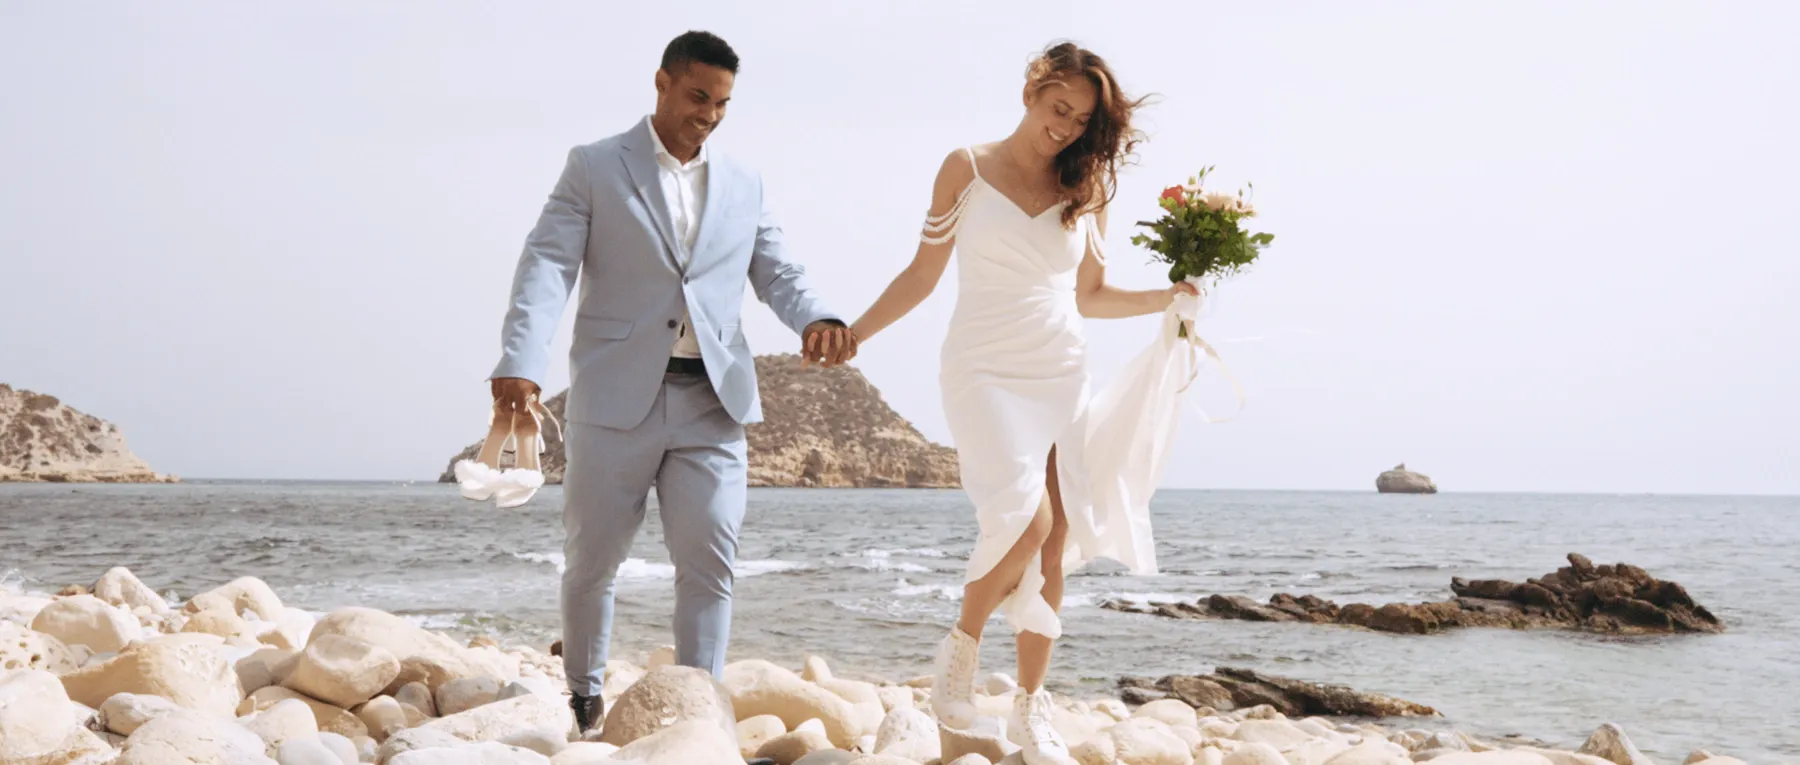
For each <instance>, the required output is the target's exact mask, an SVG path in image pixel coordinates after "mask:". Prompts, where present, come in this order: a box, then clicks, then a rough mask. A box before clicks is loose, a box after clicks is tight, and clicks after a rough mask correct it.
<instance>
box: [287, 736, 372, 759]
mask: <svg viewBox="0 0 1800 765" xmlns="http://www.w3.org/2000/svg"><path fill="white" fill-rule="evenodd" d="M319 743H321V744H324V745H325V749H326V750H328V751H330V752H331V753H332V754H335V755H337V758H338V759H339V760H340V761H342V762H343V763H344V765H356V764H357V763H359V762H361V761H362V756H361V754H360V753H359V752H358V751H357V748H356V742H355V741H353V740H351V739H348V738H345V737H344V736H341V735H339V734H336V733H330V732H321V733H319ZM374 743H375V742H373V741H370V742H369V755H370V757H371V759H372V758H373V757H374V755H375V746H374ZM278 759H279V758H278Z"/></svg>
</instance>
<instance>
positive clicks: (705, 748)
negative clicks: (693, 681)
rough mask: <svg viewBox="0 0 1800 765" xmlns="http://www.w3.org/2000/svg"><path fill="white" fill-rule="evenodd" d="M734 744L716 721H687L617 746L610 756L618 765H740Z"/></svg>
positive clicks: (729, 735) (736, 747) (728, 734)
mask: <svg viewBox="0 0 1800 765" xmlns="http://www.w3.org/2000/svg"><path fill="white" fill-rule="evenodd" d="M740 758H741V755H740V754H738V746H737V742H736V741H734V740H733V739H732V736H731V734H730V733H727V732H726V731H724V730H722V729H720V728H719V726H718V724H717V722H716V721H713V720H707V719H698V720H688V721H686V722H680V723H676V724H675V725H672V726H669V727H667V728H663V729H662V730H659V731H657V732H655V733H652V734H650V735H648V736H645V737H643V738H640V739H638V740H636V741H633V742H631V744H630V745H629V746H625V747H621V748H620V749H619V751H617V752H615V753H614V754H613V756H612V761H614V762H619V763H627V762H641V763H643V765H682V764H684V763H696V765H697V764H698V763H713V762H717V763H734V762H741V759H740Z"/></svg>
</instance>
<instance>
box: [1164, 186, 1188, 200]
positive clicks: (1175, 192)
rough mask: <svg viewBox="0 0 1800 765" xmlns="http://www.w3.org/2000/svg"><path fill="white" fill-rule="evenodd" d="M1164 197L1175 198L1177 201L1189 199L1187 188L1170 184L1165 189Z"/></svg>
mask: <svg viewBox="0 0 1800 765" xmlns="http://www.w3.org/2000/svg"><path fill="white" fill-rule="evenodd" d="M1162 198H1163V199H1173V200H1175V201H1177V202H1184V201H1187V189H1184V188H1182V187H1180V186H1170V187H1168V188H1166V189H1163V193H1162Z"/></svg>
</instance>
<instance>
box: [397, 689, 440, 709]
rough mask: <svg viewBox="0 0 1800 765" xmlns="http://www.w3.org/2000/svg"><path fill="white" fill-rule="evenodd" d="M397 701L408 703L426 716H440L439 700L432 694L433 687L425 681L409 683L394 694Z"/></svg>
mask: <svg viewBox="0 0 1800 765" xmlns="http://www.w3.org/2000/svg"><path fill="white" fill-rule="evenodd" d="M392 695H393V697H394V700H395V701H398V702H400V703H402V704H406V705H408V706H410V707H412V708H414V709H417V710H419V711H420V712H423V713H425V716H426V717H438V716H439V715H438V708H437V701H436V700H435V699H434V698H433V697H432V695H431V689H430V688H428V687H426V685H425V684H424V683H407V684H406V685H403V686H401V687H400V689H399V690H396V691H394V693H393V694H392Z"/></svg>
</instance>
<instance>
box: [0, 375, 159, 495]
mask: <svg viewBox="0 0 1800 765" xmlns="http://www.w3.org/2000/svg"><path fill="white" fill-rule="evenodd" d="M176 480H179V479H177V478H174V477H173V476H166V475H161V474H158V473H157V472H156V471H154V470H151V469H150V466H149V465H147V464H145V463H144V461H143V460H141V459H138V456H137V455H135V454H132V453H131V449H130V448H129V447H127V446H126V445H125V436H124V435H123V434H122V433H120V432H119V428H118V426H116V425H114V424H112V423H110V422H107V421H105V420H102V419H100V418H98V417H95V416H93V415H91V414H84V413H82V412H79V411H76V410H75V409H74V408H72V407H70V406H69V405H67V404H64V403H63V402H61V401H59V400H57V399H56V397H55V396H49V395H45V394H42V393H33V392H31V391H28V390H21V389H16V388H13V387H12V386H10V385H6V384H4V383H0V482H5V481H28V482H35V481H42V482H51V483H61V482H69V483H170V482H173V481H176Z"/></svg>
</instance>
